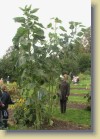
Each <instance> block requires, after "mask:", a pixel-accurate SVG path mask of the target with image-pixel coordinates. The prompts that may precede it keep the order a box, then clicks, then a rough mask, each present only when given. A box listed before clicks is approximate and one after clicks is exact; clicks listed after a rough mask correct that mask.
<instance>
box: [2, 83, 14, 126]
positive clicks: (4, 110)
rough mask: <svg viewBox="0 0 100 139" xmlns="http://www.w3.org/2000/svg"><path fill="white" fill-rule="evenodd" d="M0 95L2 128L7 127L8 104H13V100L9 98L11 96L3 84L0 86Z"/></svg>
mask: <svg viewBox="0 0 100 139" xmlns="http://www.w3.org/2000/svg"><path fill="white" fill-rule="evenodd" d="M1 93H2V94H1V95H0V100H1V103H2V104H3V106H2V107H1V108H0V110H1V112H2V117H3V118H2V120H3V121H2V123H3V126H4V128H7V127H8V123H7V121H8V117H9V116H8V110H7V109H8V105H9V104H14V102H13V101H12V100H11V97H10V95H9V93H8V92H7V87H6V86H5V85H3V86H2V87H1Z"/></svg>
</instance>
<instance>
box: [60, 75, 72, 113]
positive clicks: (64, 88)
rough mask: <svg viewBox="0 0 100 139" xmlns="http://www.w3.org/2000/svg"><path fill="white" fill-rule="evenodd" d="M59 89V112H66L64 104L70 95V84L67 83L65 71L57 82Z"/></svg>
mask: <svg viewBox="0 0 100 139" xmlns="http://www.w3.org/2000/svg"><path fill="white" fill-rule="evenodd" d="M59 89H60V96H59V97H60V109H61V113H65V112H66V104H67V101H68V97H69V95H70V84H69V83H68V75H67V73H66V72H64V73H63V79H62V81H61V83H60V84H59Z"/></svg>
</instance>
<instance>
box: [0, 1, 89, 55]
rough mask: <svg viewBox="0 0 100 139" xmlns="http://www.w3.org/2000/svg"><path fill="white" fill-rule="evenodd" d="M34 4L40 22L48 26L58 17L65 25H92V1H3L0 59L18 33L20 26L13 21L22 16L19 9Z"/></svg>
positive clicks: (0, 28)
mask: <svg viewBox="0 0 100 139" xmlns="http://www.w3.org/2000/svg"><path fill="white" fill-rule="evenodd" d="M27 4H28V5H30V4H32V7H33V8H39V11H38V12H37V15H38V16H39V18H40V21H41V22H42V23H43V24H44V25H47V24H48V23H49V22H50V18H52V17H58V18H60V19H61V20H62V21H63V22H64V24H66V25H67V23H68V22H69V21H78V22H82V24H83V25H85V26H90V25H91V1H90V0H9V1H7V0H3V1H2V2H1V1H0V32H1V33H0V57H2V56H3V55H4V54H5V53H6V50H7V49H8V47H9V46H11V45H12V38H13V36H14V35H15V33H16V30H17V28H18V24H17V23H15V22H14V21H13V18H14V17H16V16H21V15H22V12H21V10H20V9H19V7H24V6H25V5H27Z"/></svg>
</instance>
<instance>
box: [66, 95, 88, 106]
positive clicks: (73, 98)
mask: <svg viewBox="0 0 100 139" xmlns="http://www.w3.org/2000/svg"><path fill="white" fill-rule="evenodd" d="M68 102H77V103H85V104H86V102H87V100H86V99H85V98H84V96H69V99H68Z"/></svg>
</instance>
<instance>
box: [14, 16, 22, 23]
mask: <svg viewBox="0 0 100 139" xmlns="http://www.w3.org/2000/svg"><path fill="white" fill-rule="evenodd" d="M14 21H15V22H19V23H25V18H24V17H15V18H14Z"/></svg>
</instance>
